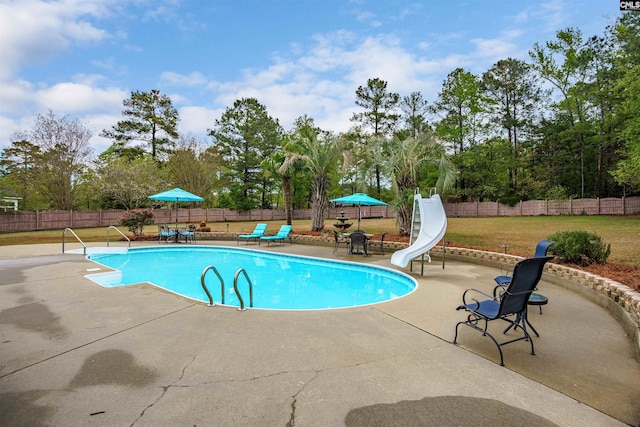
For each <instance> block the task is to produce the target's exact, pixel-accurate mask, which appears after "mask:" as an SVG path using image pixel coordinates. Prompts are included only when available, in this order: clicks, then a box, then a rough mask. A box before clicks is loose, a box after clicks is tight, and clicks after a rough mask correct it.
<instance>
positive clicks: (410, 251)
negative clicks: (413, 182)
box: [391, 194, 447, 267]
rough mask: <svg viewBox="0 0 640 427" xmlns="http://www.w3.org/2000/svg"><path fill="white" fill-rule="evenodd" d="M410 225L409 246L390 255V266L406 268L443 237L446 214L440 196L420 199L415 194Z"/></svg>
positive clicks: (445, 227) (435, 195)
mask: <svg viewBox="0 0 640 427" xmlns="http://www.w3.org/2000/svg"><path fill="white" fill-rule="evenodd" d="M412 224H413V226H412V228H411V242H412V243H411V245H410V246H409V247H408V248H406V249H402V250H399V251H396V252H394V253H393V255H391V264H393V265H396V266H398V267H406V266H407V265H408V264H409V261H411V260H412V259H414V258H417V257H419V256H420V255H422V254H424V253H428V252H429V250H430V249H431V248H433V247H434V246H435V245H437V244H438V242H439V241H440V239H442V238H443V237H444V233H445V231H447V213H446V212H445V211H444V206H442V200H441V199H440V195H438V194H434V195H433V196H431V197H429V198H422V196H421V195H420V194H416V195H415V196H414V197H413V220H412ZM429 260H431V258H429Z"/></svg>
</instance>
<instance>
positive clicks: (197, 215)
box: [0, 197, 640, 233]
mask: <svg viewBox="0 0 640 427" xmlns="http://www.w3.org/2000/svg"><path fill="white" fill-rule="evenodd" d="M444 207H445V211H446V212H447V216H449V217H452V218H453V217H483V216H485V217H486V216H538V215H635V214H640V197H626V198H621V199H619V198H606V199H574V200H529V201H526V202H520V203H518V204H516V205H515V206H509V205H503V204H501V203H498V202H460V203H445V204H444ZM357 209H358V208H357V207H353V206H343V207H339V208H335V207H332V208H330V209H329V212H328V214H327V221H328V222H331V221H332V220H333V219H334V218H336V217H338V216H339V215H340V212H341V211H344V214H345V216H347V217H349V218H350V219H351V220H353V221H357V215H358V210H357ZM125 212H126V211H124V210H118V209H110V210H97V211H96V210H82V211H41V212H40V211H38V212H31V211H18V212H6V213H5V212H0V233H8V232H17V231H34V230H55V229H58V230H62V229H64V228H67V227H70V228H87V227H108V226H110V225H119V224H120V220H121V219H122V217H123V216H124V213H125ZM153 214H154V217H155V222H156V223H157V224H171V223H174V222H175V221H176V210H175V209H172V208H166V209H155V210H154V211H153ZM395 216H396V215H395V212H394V211H393V210H392V209H391V207H389V206H362V207H361V217H362V218H395ZM309 218H311V209H296V210H294V211H293V219H294V220H295V219H309ZM284 220H286V215H285V212H284V210H282V209H253V210H250V211H244V212H239V211H236V210H232V209H223V208H209V209H204V208H181V209H178V222H179V223H181V224H187V223H191V224H197V223H199V222H201V221H205V222H207V223H223V222H237V221H255V222H259V221H284ZM212 228H213V227H212Z"/></svg>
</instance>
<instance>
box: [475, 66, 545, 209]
mask: <svg viewBox="0 0 640 427" xmlns="http://www.w3.org/2000/svg"><path fill="white" fill-rule="evenodd" d="M482 84H483V88H484V90H485V93H486V94H487V96H489V97H490V98H492V99H493V102H494V103H495V107H494V109H493V111H492V113H491V119H492V121H493V122H494V123H496V124H497V125H498V126H499V128H500V129H501V135H502V136H504V138H505V139H506V140H507V141H509V144H510V153H509V154H510V158H511V162H510V163H509V164H508V175H509V187H510V194H508V195H505V199H506V200H505V201H507V202H514V201H516V200H519V199H520V198H521V197H522V196H523V195H522V190H523V186H522V183H523V181H524V179H522V180H521V179H520V177H519V175H520V174H521V173H524V171H525V163H523V162H524V160H525V158H523V157H522V155H523V153H525V152H526V149H527V148H528V147H527V146H526V145H524V144H525V143H527V142H530V141H531V138H532V135H533V129H534V125H535V123H536V122H535V120H536V119H537V117H538V116H539V114H540V110H539V108H540V102H541V100H542V94H543V91H542V88H541V85H540V83H539V82H538V79H537V76H536V75H535V74H534V73H533V70H532V69H531V66H530V65H528V64H527V63H525V62H524V61H521V60H518V59H513V58H509V59H505V60H500V61H498V62H497V63H496V64H495V65H494V66H493V67H491V69H489V70H488V71H486V72H485V73H484V74H483V76H482Z"/></svg>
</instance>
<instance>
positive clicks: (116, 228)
mask: <svg viewBox="0 0 640 427" xmlns="http://www.w3.org/2000/svg"><path fill="white" fill-rule="evenodd" d="M112 228H113V229H114V230H116V231H117V232H118V233H120V235H121V236H122V237H124V238H125V239H127V242H129V247H131V240H130V239H129V238H128V237H127V236H125V235H124V233H123V232H122V231H120V230H119V229H118V227H116V226H115V225H110V226H108V227H107V247H109V230H110V229H112Z"/></svg>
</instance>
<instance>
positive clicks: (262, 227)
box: [238, 224, 267, 244]
mask: <svg viewBox="0 0 640 427" xmlns="http://www.w3.org/2000/svg"><path fill="white" fill-rule="evenodd" d="M265 231H267V224H256V228H255V230H253V233H251V234H241V235H239V236H238V244H240V240H245V241H246V242H247V244H248V243H249V241H251V240H256V241H258V243H259V239H260V237H262V236H264V233H265Z"/></svg>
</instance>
